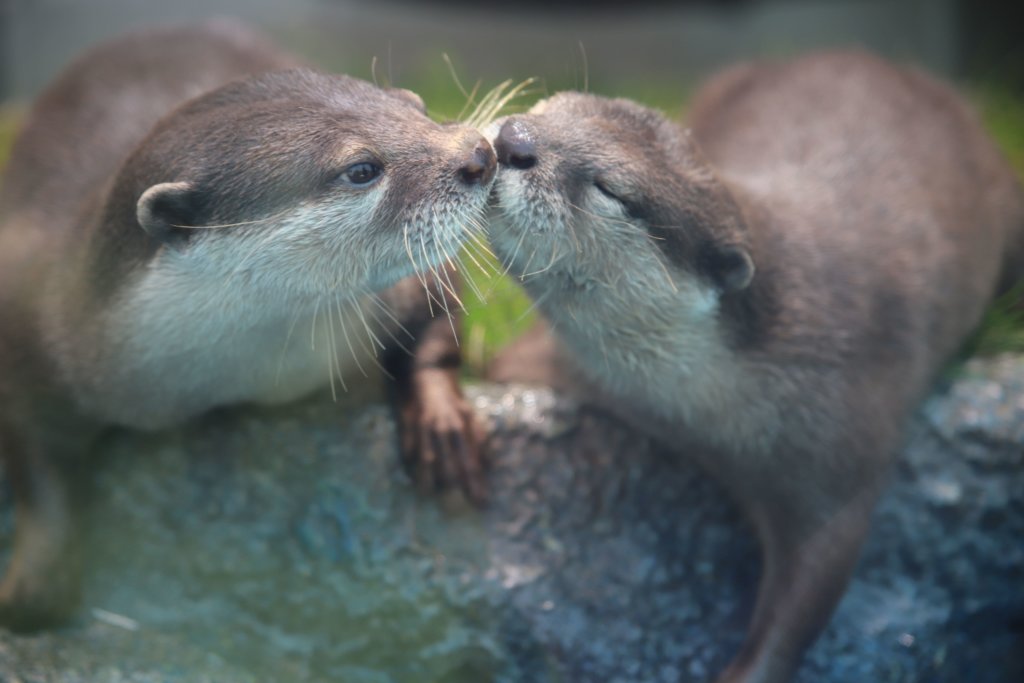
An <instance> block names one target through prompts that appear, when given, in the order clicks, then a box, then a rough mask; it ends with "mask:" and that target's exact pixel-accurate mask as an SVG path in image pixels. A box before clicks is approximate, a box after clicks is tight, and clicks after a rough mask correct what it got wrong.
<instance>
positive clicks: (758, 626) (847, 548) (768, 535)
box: [716, 487, 877, 683]
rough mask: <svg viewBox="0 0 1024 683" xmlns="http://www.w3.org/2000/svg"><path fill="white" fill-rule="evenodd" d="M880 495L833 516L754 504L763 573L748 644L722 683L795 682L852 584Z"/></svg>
mask: <svg viewBox="0 0 1024 683" xmlns="http://www.w3.org/2000/svg"><path fill="white" fill-rule="evenodd" d="M876 491H877V489H876V487H871V490H867V491H863V492H861V493H860V494H858V495H857V496H855V497H854V498H852V499H851V500H849V501H847V502H846V503H845V504H842V505H837V506H836V508H835V509H832V510H829V511H822V510H820V509H815V506H814V505H812V504H806V503H808V501H801V500H790V501H787V502H786V503H781V502H780V500H779V499H774V500H772V501H770V502H768V503H766V502H763V501H762V502H761V503H760V504H754V505H752V506H748V512H749V514H750V515H751V516H752V519H753V521H754V523H755V526H756V527H757V530H758V536H759V537H760V541H761V550H762V556H763V570H762V575H761V581H760V586H759V588H758V595H757V603H756V606H755V608H754V614H753V616H752V618H751V622H750V626H749V628H748V631H747V636H746V639H745V641H744V644H743V646H742V647H741V649H740V651H739V653H738V654H737V655H736V657H735V658H734V659H733V661H732V662H731V663H730V664H729V666H728V668H727V669H726V670H725V671H724V672H723V673H722V675H721V676H719V678H718V679H717V680H716V683H785V682H786V681H789V680H790V679H792V677H793V675H794V674H795V673H796V670H797V668H798V667H799V664H800V660H801V659H802V656H803V653H804V651H805V650H806V649H807V647H809V646H810V645H811V643H812V642H813V641H814V639H815V638H816V637H817V636H818V634H819V633H820V632H821V630H822V629H823V628H824V627H825V625H826V624H827V623H828V620H829V617H830V616H831V614H832V612H833V610H834V609H835V606H836V605H837V604H838V602H839V600H840V598H841V597H842V595H843V593H844V590H845V588H846V585H847V583H848V582H849V579H850V575H851V574H852V573H853V570H854V567H855V565H856V563H857V559H858V557H859V555H860V549H861V546H862V545H863V542H864V538H865V536H866V535H867V531H868V527H869V523H870V517H871V510H872V508H873V507H874V503H875V500H876V498H877V492H876ZM817 503H818V504H820V500H819V501H817Z"/></svg>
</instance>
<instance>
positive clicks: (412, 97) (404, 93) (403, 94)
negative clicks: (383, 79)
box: [389, 88, 427, 114]
mask: <svg viewBox="0 0 1024 683" xmlns="http://www.w3.org/2000/svg"><path fill="white" fill-rule="evenodd" d="M389 92H390V93H391V94H392V95H396V96H398V97H400V98H402V99H403V100H405V101H406V102H408V103H409V104H411V105H412V106H414V107H416V109H418V110H419V111H420V112H422V113H424V114H426V113H427V105H426V103H425V102H424V101H423V98H422V97H420V96H419V95H417V94H416V93H414V92H413V91H412V90H406V89H405V88H391V89H390V91H389Z"/></svg>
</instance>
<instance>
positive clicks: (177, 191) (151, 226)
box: [135, 182, 198, 244]
mask: <svg viewBox="0 0 1024 683" xmlns="http://www.w3.org/2000/svg"><path fill="white" fill-rule="evenodd" d="M197 215H198V202H197V197H196V191H195V189H194V188H193V187H192V185H191V184H190V183H186V182H178V183H160V184H158V185H153V186H152V187H150V188H149V189H148V190H146V191H145V192H143V193H142V196H141V197H139V202H138V204H137V205H136V209H135V216H136V218H137V219H138V221H139V225H140V226H142V229H143V230H145V231H146V232H147V233H149V235H150V236H151V237H153V238H155V239H157V240H159V241H160V242H162V243H164V244H178V243H181V242H183V241H185V239H186V238H187V233H186V231H185V229H186V228H188V227H191V226H195V225H196V222H195V221H196V217H197Z"/></svg>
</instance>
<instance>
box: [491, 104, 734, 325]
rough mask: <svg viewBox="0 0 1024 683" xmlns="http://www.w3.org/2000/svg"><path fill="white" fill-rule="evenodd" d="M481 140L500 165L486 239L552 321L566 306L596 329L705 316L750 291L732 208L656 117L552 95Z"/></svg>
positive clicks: (681, 139) (677, 135) (683, 136)
mask: <svg viewBox="0 0 1024 683" xmlns="http://www.w3.org/2000/svg"><path fill="white" fill-rule="evenodd" d="M488 132H489V133H491V134H492V135H494V146H495V150H496V151H497V154H498V162H499V167H500V172H499V177H498V180H497V183H496V188H495V196H496V199H497V208H498V213H499V217H498V220H496V221H495V222H494V225H493V226H492V228H491V230H490V233H491V235H490V237H491V241H492V243H493V245H494V247H495V250H496V251H497V252H498V255H499V257H501V258H502V259H503V260H504V261H505V262H506V265H508V266H509V270H510V272H511V273H513V274H516V275H518V276H519V277H520V278H522V280H523V283H524V285H525V287H526V288H527V290H528V291H530V293H531V294H532V295H533V296H534V297H535V298H538V299H541V297H543V301H542V304H541V307H542V309H543V310H545V312H547V313H548V314H549V316H550V317H552V318H554V319H556V320H558V319H561V318H565V317H566V316H564V315H563V313H564V311H565V310H566V309H567V308H570V307H573V306H575V310H572V311H570V312H571V313H572V315H574V316H575V315H578V314H579V313H581V311H582V312H584V313H585V310H584V309H586V308H588V307H589V308H590V309H591V310H592V312H594V313H595V314H598V315H601V316H603V317H604V319H605V322H606V323H607V322H610V319H609V318H610V317H614V316H615V315H616V314H623V315H625V314H627V313H633V314H635V315H638V316H640V315H650V316H654V315H656V314H657V311H658V310H660V311H661V313H660V314H658V315H664V311H665V310H666V309H668V310H672V311H676V312H683V311H686V310H691V309H692V311H693V312H701V311H703V312H709V311H711V310H712V309H714V308H715V307H716V305H717V302H718V299H719V297H720V296H722V295H724V294H729V293H733V292H738V291H740V290H743V289H744V288H746V287H747V285H748V284H749V283H750V281H751V279H752V277H753V275H754V264H753V261H752V260H751V257H750V251H749V248H748V247H747V245H746V235H745V229H744V227H743V221H742V219H741V216H740V213H739V210H738V208H737V207H736V205H735V203H734V202H733V201H732V199H731V197H730V196H729V194H728V192H726V191H725V189H724V188H723V187H721V185H720V184H719V183H718V181H717V179H716V178H715V176H714V174H713V173H712V172H711V170H710V168H709V167H708V165H707V164H706V163H705V162H704V161H703V160H702V158H701V155H700V153H699V151H698V150H697V148H696V145H695V143H694V142H693V141H692V140H691V139H690V137H689V135H688V134H687V133H686V132H685V131H684V130H682V129H681V128H679V127H677V126H676V125H675V124H673V123H671V122H669V121H668V120H666V119H665V118H664V117H663V116H661V115H660V114H658V113H656V112H653V111H651V110H649V109H645V108H643V107H641V106H639V105H637V104H635V103H633V102H630V101H627V100H610V99H606V98H602V97H597V96H594V95H585V94H580V93H561V94H558V95H555V96H554V97H551V98H549V99H547V100H544V101H541V102H540V103H538V104H537V105H535V106H534V107H533V108H532V109H531V110H530V112H529V113H528V114H526V115H523V116H514V117H509V118H506V119H504V120H502V121H498V122H496V123H495V124H493V125H492V127H491V129H490V130H489V131H488ZM552 290H554V291H557V292H558V295H556V296H550V294H551V293H552ZM588 300H589V305H588ZM594 307H599V309H600V310H593V309H594ZM648 309H649V310H648ZM684 315H685V314H684Z"/></svg>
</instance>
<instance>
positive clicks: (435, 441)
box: [401, 395, 486, 505]
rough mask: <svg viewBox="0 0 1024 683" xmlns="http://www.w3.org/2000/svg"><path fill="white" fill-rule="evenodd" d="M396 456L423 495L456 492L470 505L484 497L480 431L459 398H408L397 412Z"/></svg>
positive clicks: (478, 503)
mask: <svg viewBox="0 0 1024 683" xmlns="http://www.w3.org/2000/svg"><path fill="white" fill-rule="evenodd" d="M401 420H402V424H401V432H402V457H403V460H404V462H405V465H406V468H407V470H408V471H409V473H410V475H411V476H412V478H413V479H414V481H415V482H416V485H417V487H418V488H419V489H420V490H421V491H423V492H424V493H432V492H434V491H438V490H451V489H459V490H461V491H462V493H463V494H464V495H465V496H466V498H467V499H468V500H469V501H470V502H472V503H473V504H475V505H481V504H482V503H483V502H484V499H485V498H486V487H485V484H484V471H483V461H482V457H481V451H482V448H481V444H482V441H483V438H482V429H481V427H480V425H479V423H478V422H477V419H476V416H475V414H474V413H473V410H472V408H471V407H470V406H469V404H468V403H467V402H466V400H465V399H464V398H462V396H459V395H454V396H449V397H448V398H447V399H446V400H438V397H436V396H435V397H434V399H433V400H429V401H425V400H411V401H409V402H408V403H407V404H406V405H405V406H404V407H403V409H402V410H401Z"/></svg>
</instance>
